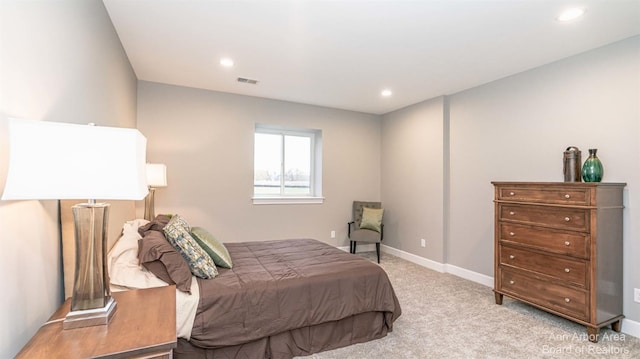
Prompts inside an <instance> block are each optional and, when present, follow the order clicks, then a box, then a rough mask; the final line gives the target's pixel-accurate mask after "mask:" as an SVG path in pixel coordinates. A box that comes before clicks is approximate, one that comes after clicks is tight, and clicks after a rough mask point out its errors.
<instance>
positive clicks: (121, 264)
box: [108, 220, 401, 359]
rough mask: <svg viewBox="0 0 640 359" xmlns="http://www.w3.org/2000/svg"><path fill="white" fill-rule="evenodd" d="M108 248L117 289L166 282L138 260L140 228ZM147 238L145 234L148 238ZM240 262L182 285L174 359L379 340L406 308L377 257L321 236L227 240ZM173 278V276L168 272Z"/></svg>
mask: <svg viewBox="0 0 640 359" xmlns="http://www.w3.org/2000/svg"><path fill="white" fill-rule="evenodd" d="M145 223H148V222H146V221H144V220H134V221H129V222H127V223H125V225H124V227H123V234H122V236H121V237H120V239H119V240H118V242H116V244H115V245H114V247H113V249H112V250H111V251H110V253H109V259H108V264H109V272H110V276H111V284H112V289H113V290H116V291H117V290H125V289H130V288H146V287H154V286H162V285H167V283H166V281H163V280H160V279H159V278H158V276H156V275H154V274H153V273H151V272H150V271H149V270H147V269H146V268H145V267H143V266H140V265H139V262H138V243H137V242H138V240H139V239H140V238H141V236H140V234H138V232H137V229H138V227H140V226H142V225H144V224H145ZM146 238H147V237H145V239H146ZM225 247H226V249H227V250H228V253H229V255H230V256H231V258H232V260H233V267H232V268H231V269H227V268H221V267H219V268H217V270H218V275H217V276H216V277H215V278H213V279H202V278H197V277H192V280H191V282H190V284H189V285H188V286H186V287H184V286H183V287H184V288H182V289H183V290H176V305H177V329H176V331H177V335H178V347H177V348H176V350H175V351H174V355H175V357H176V358H274V359H276V358H292V357H294V356H304V355H310V354H313V353H317V352H321V351H325V350H330V349H335V348H339V347H344V346H347V345H351V344H355V343H361V342H366V341H370V340H373V339H378V338H382V337H384V336H386V335H387V333H389V332H391V331H392V330H393V323H394V321H395V320H396V319H397V318H398V317H399V316H400V314H401V308H400V304H399V302H398V299H397V297H396V295H395V292H394V290H393V287H392V285H391V283H390V281H389V279H388V277H387V274H386V273H385V272H384V270H383V269H382V268H381V267H380V266H378V265H377V264H375V263H373V262H371V261H369V260H367V259H365V258H362V257H359V256H355V255H352V254H349V253H346V252H344V251H342V250H340V249H337V248H335V247H332V246H330V245H327V244H325V243H323V242H320V241H317V240H314V239H287V240H277V241H259V242H245V243H225ZM167 281H170V280H167Z"/></svg>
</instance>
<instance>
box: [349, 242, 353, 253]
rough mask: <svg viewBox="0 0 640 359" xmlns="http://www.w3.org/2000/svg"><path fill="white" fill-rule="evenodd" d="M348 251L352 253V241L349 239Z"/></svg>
mask: <svg viewBox="0 0 640 359" xmlns="http://www.w3.org/2000/svg"><path fill="white" fill-rule="evenodd" d="M349 253H353V241H349Z"/></svg>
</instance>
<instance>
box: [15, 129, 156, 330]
mask: <svg viewBox="0 0 640 359" xmlns="http://www.w3.org/2000/svg"><path fill="white" fill-rule="evenodd" d="M146 142H147V140H146V138H145V137H144V136H143V135H142V134H141V133H140V132H139V131H138V130H136V129H128V128H115V127H102V126H91V125H89V126H88V125H77V124H70V123H58V122H49V121H31V120H19V119H9V171H8V174H7V180H6V184H5V188H4V191H3V194H2V200H48V199H55V200H60V199H89V200H88V202H87V203H80V204H77V205H75V206H73V207H72V211H73V218H74V230H75V243H76V264H75V274H74V284H73V294H72V298H71V311H70V312H69V314H68V315H67V317H66V318H65V320H64V323H63V327H64V328H65V329H71V328H78V327H86V326H93V325H104V324H108V323H109V320H110V319H111V317H112V316H113V314H114V313H115V308H116V303H115V301H114V299H113V297H111V291H110V289H109V273H108V271H107V261H106V254H107V253H106V252H107V238H108V237H107V229H108V221H109V204H108V203H96V201H95V199H101V200H109V199H111V200H141V199H143V198H144V196H145V195H146V194H147V184H146V173H145V156H146Z"/></svg>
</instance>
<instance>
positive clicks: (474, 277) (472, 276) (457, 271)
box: [444, 264, 494, 288]
mask: <svg viewBox="0 0 640 359" xmlns="http://www.w3.org/2000/svg"><path fill="white" fill-rule="evenodd" d="M444 267H445V273H451V274H453V275H455V276H458V277H460V278H464V279H467V280H470V281H472V282H476V283H480V284H482V285H486V286H487V287H491V288H493V285H494V282H493V277H490V276H488V275H485V274H481V273H478V272H474V271H470V270H468V269H464V268H461V267H458V266H454V265H453V264H445V265H444Z"/></svg>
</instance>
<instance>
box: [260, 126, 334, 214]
mask: <svg viewBox="0 0 640 359" xmlns="http://www.w3.org/2000/svg"><path fill="white" fill-rule="evenodd" d="M321 141H322V135H321V131H319V130H300V129H288V128H281V127H274V126H266V125H256V130H255V138H254V157H253V159H254V160H253V161H254V167H253V200H254V203H256V204H273V203H322V194H321V188H322V186H321V178H322V177H321V152H322V151H321Z"/></svg>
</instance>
